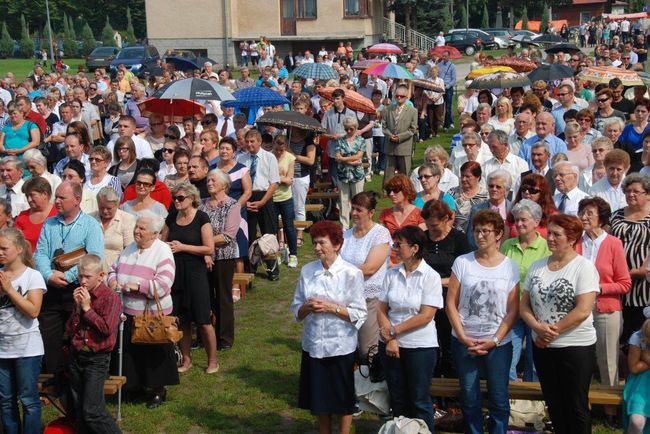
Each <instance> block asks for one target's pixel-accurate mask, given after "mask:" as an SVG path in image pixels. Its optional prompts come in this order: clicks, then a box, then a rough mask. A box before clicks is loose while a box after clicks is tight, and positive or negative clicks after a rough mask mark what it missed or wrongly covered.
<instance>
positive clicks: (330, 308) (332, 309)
mask: <svg viewBox="0 0 650 434" xmlns="http://www.w3.org/2000/svg"><path fill="white" fill-rule="evenodd" d="M304 305H305V306H307V310H308V311H309V312H313V313H336V308H338V307H339V306H338V305H337V304H335V303H332V302H331V301H327V300H323V299H320V298H316V297H310V298H308V299H307V302H306V303H305V304H304Z"/></svg>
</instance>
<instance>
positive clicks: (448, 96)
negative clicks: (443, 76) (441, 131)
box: [443, 86, 454, 128]
mask: <svg viewBox="0 0 650 434" xmlns="http://www.w3.org/2000/svg"><path fill="white" fill-rule="evenodd" d="M453 102H454V86H451V87H449V88H447V89H445V122H444V124H443V125H444V127H445V128H449V126H450V125H451V124H453V123H454V112H453V111H452V110H453V109H452V106H453Z"/></svg>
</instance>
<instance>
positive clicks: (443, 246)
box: [424, 228, 472, 279]
mask: <svg viewBox="0 0 650 434" xmlns="http://www.w3.org/2000/svg"><path fill="white" fill-rule="evenodd" d="M471 251H472V248H471V247H470V245H469V242H468V241H467V236H466V235H465V233H463V232H461V231H459V230H458V229H456V228H452V229H451V231H449V233H448V234H447V236H446V237H445V238H443V239H442V240H440V241H431V238H430V237H429V234H428V232H427V243H426V244H425V245H424V260H425V261H426V262H427V264H429V265H430V266H431V268H433V269H434V270H436V271H437V272H438V274H440V277H442V278H443V279H444V278H447V277H449V276H451V267H452V265H453V264H454V261H455V260H456V258H457V257H459V256H460V255H464V254H466V253H469V252H471Z"/></svg>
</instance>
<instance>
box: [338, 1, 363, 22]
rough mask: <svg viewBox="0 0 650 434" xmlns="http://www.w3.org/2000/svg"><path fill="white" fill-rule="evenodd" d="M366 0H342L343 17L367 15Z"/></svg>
mask: <svg viewBox="0 0 650 434" xmlns="http://www.w3.org/2000/svg"><path fill="white" fill-rule="evenodd" d="M368 15H369V14H368V0H343V16H344V17H353V18H354V17H367V16H368Z"/></svg>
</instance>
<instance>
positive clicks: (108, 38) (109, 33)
mask: <svg viewBox="0 0 650 434" xmlns="http://www.w3.org/2000/svg"><path fill="white" fill-rule="evenodd" d="M114 33H115V30H113V27H112V26H111V22H110V21H109V19H108V15H106V24H104V28H103V29H102V42H103V43H104V47H115V46H116V45H115V39H113V34H114Z"/></svg>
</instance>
